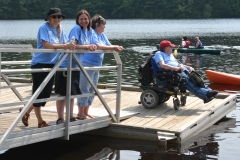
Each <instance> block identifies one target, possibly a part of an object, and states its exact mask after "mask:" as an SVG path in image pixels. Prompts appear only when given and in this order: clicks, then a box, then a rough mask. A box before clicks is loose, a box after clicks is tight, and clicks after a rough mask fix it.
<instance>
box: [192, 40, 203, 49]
mask: <svg viewBox="0 0 240 160" xmlns="http://www.w3.org/2000/svg"><path fill="white" fill-rule="evenodd" d="M198 41H199V45H198V48H203V44H202V42H201V41H200V40H198ZM194 44H195V46H196V44H197V43H194Z"/></svg>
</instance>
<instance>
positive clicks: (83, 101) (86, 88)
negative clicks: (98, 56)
mask: <svg viewBox="0 0 240 160" xmlns="http://www.w3.org/2000/svg"><path fill="white" fill-rule="evenodd" d="M82 65H83V66H84V67H93V65H91V64H90V63H85V62H83V63H82ZM87 73H88V75H89V77H90V78H91V80H92V82H93V84H94V85H95V86H97V83H98V79H99V71H96V70H87ZM79 88H80V90H81V92H82V94H88V93H94V90H93V88H92V87H91V85H90V83H88V81H87V79H86V77H85V76H84V74H83V73H82V72H81V73H80V81H79ZM93 99H94V96H89V97H82V98H78V99H77V105H78V106H81V107H87V106H89V105H91V104H92V102H93Z"/></svg>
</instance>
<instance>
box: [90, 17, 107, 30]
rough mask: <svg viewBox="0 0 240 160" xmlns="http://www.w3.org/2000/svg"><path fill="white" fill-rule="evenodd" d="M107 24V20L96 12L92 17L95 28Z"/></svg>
mask: <svg viewBox="0 0 240 160" xmlns="http://www.w3.org/2000/svg"><path fill="white" fill-rule="evenodd" d="M101 24H102V25H105V24H106V20H105V19H104V18H103V17H102V16H101V15H99V14H96V15H94V16H93V18H92V28H93V29H95V28H96V27H97V26H100V25H101Z"/></svg>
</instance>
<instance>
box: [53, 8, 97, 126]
mask: <svg viewBox="0 0 240 160" xmlns="http://www.w3.org/2000/svg"><path fill="white" fill-rule="evenodd" d="M91 26H92V23H91V18H90V14H89V13H88V12H87V11H86V10H80V11H79V12H78V13H77V16H76V24H75V25H74V26H73V28H72V29H71V31H70V33H69V36H68V38H69V39H72V38H73V37H74V39H75V43H76V49H85V50H90V51H95V50H96V49H97V46H96V44H97V43H98V40H97V35H96V34H95V32H94V30H93V29H92V28H91ZM83 55H84V53H76V56H77V58H78V60H79V61H80V62H82V58H83ZM67 63H68V57H67V58H66V59H65V60H64V61H63V63H62V64H61V66H60V67H62V68H67ZM72 67H73V68H74V67H78V65H77V63H76V61H75V60H74V59H73V60H72ZM66 75H67V74H66V72H57V74H56V82H55V85H56V87H55V92H56V93H57V94H58V96H65V95H66V82H67V76H66ZM71 79H72V81H71V95H78V94H80V93H81V91H80V90H79V79H80V72H79V71H73V72H72V77H71ZM73 104H74V99H71V102H70V122H72V121H75V117H74V116H73ZM56 106H57V113H58V119H57V121H56V124H60V123H64V106H65V100H58V101H56ZM77 118H78V117H77ZM78 119H79V118H78Z"/></svg>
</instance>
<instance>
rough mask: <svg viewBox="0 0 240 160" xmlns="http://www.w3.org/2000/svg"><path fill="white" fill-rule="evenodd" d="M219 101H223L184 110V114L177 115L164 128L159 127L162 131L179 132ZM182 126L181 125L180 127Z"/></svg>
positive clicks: (201, 104)
mask: <svg viewBox="0 0 240 160" xmlns="http://www.w3.org/2000/svg"><path fill="white" fill-rule="evenodd" d="M217 101H221V100H217V99H216V100H213V101H212V102H211V103H208V104H205V105H204V104H203V103H199V104H198V107H192V108H191V109H186V110H184V112H182V113H180V112H179V114H176V116H175V117H174V118H173V119H172V120H171V121H169V122H168V123H166V124H164V125H162V126H158V127H159V128H162V129H166V130H169V129H171V130H175V131H176V130H178V129H179V128H178V127H179V126H182V125H184V124H185V123H186V122H189V121H191V120H194V119H195V118H196V117H198V116H199V115H201V114H202V113H203V112H205V111H207V110H209V109H211V108H212V105H213V104H214V103H216V102H217ZM179 124H180V125H179Z"/></svg>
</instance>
